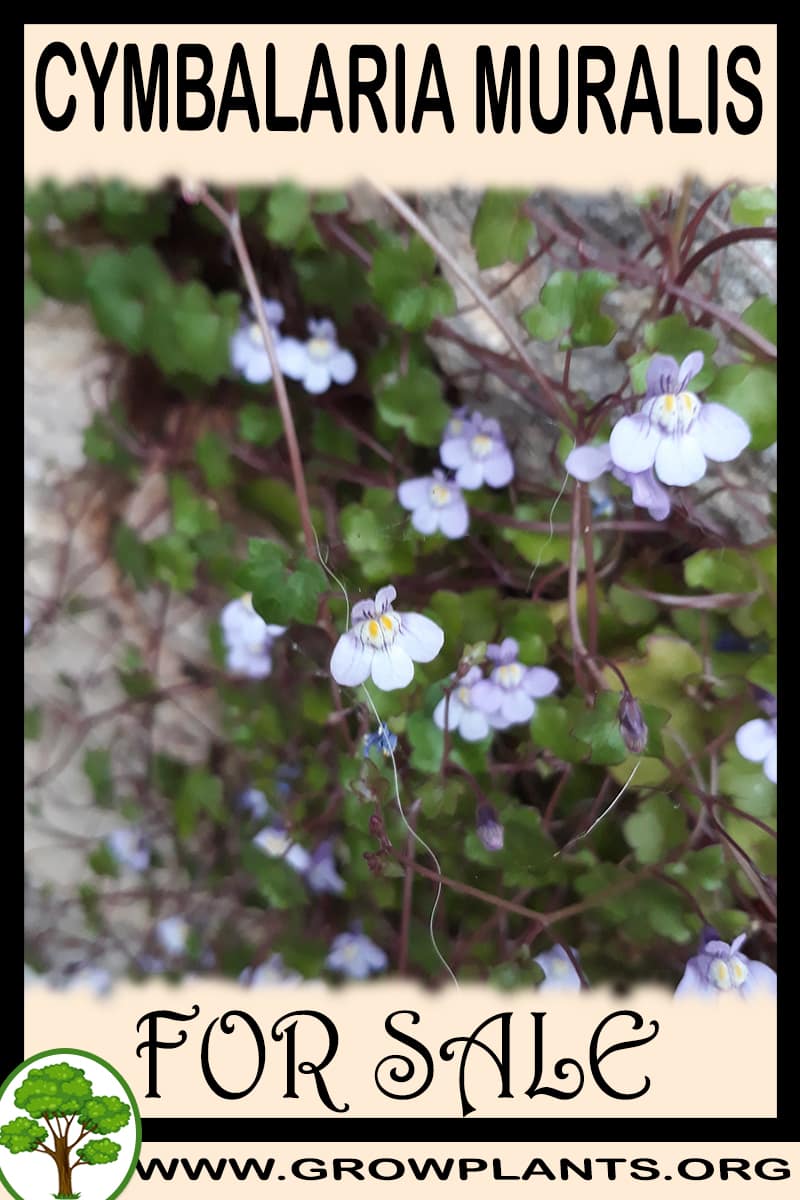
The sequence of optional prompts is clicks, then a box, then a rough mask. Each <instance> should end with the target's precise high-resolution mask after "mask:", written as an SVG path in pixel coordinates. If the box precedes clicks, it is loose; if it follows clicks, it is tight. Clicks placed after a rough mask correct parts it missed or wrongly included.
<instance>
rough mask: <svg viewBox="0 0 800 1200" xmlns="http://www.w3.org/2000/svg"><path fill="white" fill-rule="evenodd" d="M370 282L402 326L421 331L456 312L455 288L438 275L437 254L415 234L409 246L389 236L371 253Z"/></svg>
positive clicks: (385, 310)
mask: <svg viewBox="0 0 800 1200" xmlns="http://www.w3.org/2000/svg"><path fill="white" fill-rule="evenodd" d="M368 281H369V284H370V287H371V288H372V293H373V295H374V297H375V299H376V301H377V303H378V304H379V306H380V307H381V308H382V309H383V311H384V312H385V313H386V315H387V317H388V318H389V320H390V321H394V322H395V324H397V325H401V326H402V327H403V329H408V330H410V331H421V330H424V329H427V328H428V327H429V325H430V324H431V322H432V321H433V320H435V318H436V317H442V316H449V315H450V314H451V313H453V312H455V307H456V302H455V296H454V295H453V289H452V288H451V287H450V284H449V283H448V282H447V281H446V280H445V279H442V278H441V277H440V276H438V275H436V256H435V255H434V253H433V251H432V250H431V249H430V247H429V246H428V244H427V243H426V242H424V241H423V240H422V238H419V237H417V236H416V234H415V235H414V236H413V237H411V239H410V240H409V242H408V244H407V245H406V243H405V242H404V241H402V240H401V239H400V238H396V237H391V238H387V239H386V240H385V242H384V244H383V245H382V246H380V247H379V248H378V249H377V250H376V251H375V253H374V254H373V256H372V267H371V270H370V272H369V275H368Z"/></svg>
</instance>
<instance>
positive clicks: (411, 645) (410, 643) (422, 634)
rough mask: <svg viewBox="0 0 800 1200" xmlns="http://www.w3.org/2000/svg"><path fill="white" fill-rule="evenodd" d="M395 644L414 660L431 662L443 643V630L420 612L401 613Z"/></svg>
mask: <svg viewBox="0 0 800 1200" xmlns="http://www.w3.org/2000/svg"><path fill="white" fill-rule="evenodd" d="M395 645H398V646H402V647H403V649H404V650H405V652H406V653H407V654H408V655H409V656H410V657H411V658H413V660H414V662H422V663H427V662H432V661H433V659H434V658H436V655H437V654H438V653H439V651H440V650H441V648H442V646H443V645H444V630H442V629H440V628H439V626H438V625H437V624H436V622H435V621H432V620H431V619H430V617H425V616H423V615H422V613H401V615H400V632H399V634H398V635H397V640H396V642H395Z"/></svg>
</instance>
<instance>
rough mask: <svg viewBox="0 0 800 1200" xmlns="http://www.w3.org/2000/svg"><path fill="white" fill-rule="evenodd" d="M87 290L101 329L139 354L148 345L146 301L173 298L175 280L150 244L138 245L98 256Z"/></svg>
mask: <svg viewBox="0 0 800 1200" xmlns="http://www.w3.org/2000/svg"><path fill="white" fill-rule="evenodd" d="M86 292H87V295H88V297H89V303H90V305H91V308H92V311H93V313H94V318H95V321H96V322H97V328H98V329H99V330H100V332H101V333H102V334H104V335H105V336H106V337H107V338H110V339H111V340H112V341H115V342H121V343H122V345H123V346H125V347H126V348H127V349H128V350H130V351H132V352H133V353H135V354H136V353H141V351H142V350H143V349H144V345H145V338H144V333H145V316H146V310H147V303H148V302H152V301H154V300H158V299H164V298H167V299H171V297H172V282H171V280H170V278H169V276H168V275H167V273H166V271H165V270H164V267H163V265H162V263H161V260H160V258H159V257H158V255H157V254H156V253H155V251H154V250H152V249H151V248H150V246H135V247H134V248H133V249H132V250H129V251H124V252H123V251H119V250H105V251H101V252H100V253H99V254H97V255H95V257H94V259H93V260H92V263H91V265H90V267H89V270H88V272H87V274H86Z"/></svg>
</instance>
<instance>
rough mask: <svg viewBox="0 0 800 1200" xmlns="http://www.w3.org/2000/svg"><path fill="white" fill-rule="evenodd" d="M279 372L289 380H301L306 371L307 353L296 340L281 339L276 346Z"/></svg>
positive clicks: (307, 364) (291, 338)
mask: <svg viewBox="0 0 800 1200" xmlns="http://www.w3.org/2000/svg"><path fill="white" fill-rule="evenodd" d="M277 354H278V362H279V364H280V368H281V371H282V372H283V374H284V375H286V376H287V378H289V379H295V380H297V379H302V378H303V376H304V375H305V373H306V371H307V370H308V366H309V358H308V351H307V350H306V348H305V346H304V345H303V343H302V342H299V341H298V340H297V338H293V337H286V338H281V340H280V341H279V342H278V345H277Z"/></svg>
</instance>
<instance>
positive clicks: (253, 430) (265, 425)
mask: <svg viewBox="0 0 800 1200" xmlns="http://www.w3.org/2000/svg"><path fill="white" fill-rule="evenodd" d="M282 434H283V421H282V419H281V414H280V413H279V412H278V410H277V408H265V407H264V405H263V404H246V405H245V406H244V408H242V409H241V410H240V412H239V437H240V438H242V439H243V440H244V441H245V442H251V443H252V444H253V445H255V446H273V445H274V444H275V442H277V440H278V438H279V437H281V436H282Z"/></svg>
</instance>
